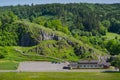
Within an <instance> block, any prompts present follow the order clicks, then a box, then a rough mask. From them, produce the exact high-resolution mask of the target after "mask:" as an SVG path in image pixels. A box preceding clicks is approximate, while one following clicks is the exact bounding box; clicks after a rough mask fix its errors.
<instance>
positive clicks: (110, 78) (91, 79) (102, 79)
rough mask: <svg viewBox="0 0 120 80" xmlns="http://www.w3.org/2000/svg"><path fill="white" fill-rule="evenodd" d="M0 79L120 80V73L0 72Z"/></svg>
mask: <svg viewBox="0 0 120 80" xmlns="http://www.w3.org/2000/svg"><path fill="white" fill-rule="evenodd" d="M0 80H120V73H99V72H92V73H91V72H41V73H32V72H31V73H28V72H24V73H19V72H18V73H11V72H10V73H0Z"/></svg>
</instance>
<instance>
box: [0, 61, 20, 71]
mask: <svg viewBox="0 0 120 80" xmlns="http://www.w3.org/2000/svg"><path fill="white" fill-rule="evenodd" d="M17 66H18V62H15V61H0V70H15V69H17Z"/></svg>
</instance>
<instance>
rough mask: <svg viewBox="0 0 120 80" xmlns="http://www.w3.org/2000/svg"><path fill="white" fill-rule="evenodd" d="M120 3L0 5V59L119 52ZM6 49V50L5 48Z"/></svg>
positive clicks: (73, 58) (70, 57) (82, 56)
mask: <svg viewBox="0 0 120 80" xmlns="http://www.w3.org/2000/svg"><path fill="white" fill-rule="evenodd" d="M119 8H120V4H90V3H69V4H58V3H54V4H41V5H38V4H37V5H34V4H31V5H17V6H3V7H0V59H4V58H6V57H7V56H6V55H9V54H11V53H9V51H6V49H5V48H4V47H13V46H14V47H15V46H16V47H18V46H19V47H21V50H23V52H24V53H27V54H39V55H44V56H53V57H57V58H61V59H66V60H71V61H76V60H79V59H88V58H89V59H97V55H120V9H119ZM4 49H5V50H4Z"/></svg>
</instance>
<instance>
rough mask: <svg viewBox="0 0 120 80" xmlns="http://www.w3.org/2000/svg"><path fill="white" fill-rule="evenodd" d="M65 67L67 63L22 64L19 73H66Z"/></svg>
mask: <svg viewBox="0 0 120 80" xmlns="http://www.w3.org/2000/svg"><path fill="white" fill-rule="evenodd" d="M63 66H67V64H66V63H51V62H34V61H33V62H21V63H20V64H19V67H18V71H23V72H28V71H29V72H40V71H43V72H44V71H64V69H63Z"/></svg>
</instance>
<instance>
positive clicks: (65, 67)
mask: <svg viewBox="0 0 120 80" xmlns="http://www.w3.org/2000/svg"><path fill="white" fill-rule="evenodd" d="M63 69H68V70H70V69H71V67H69V66H63Z"/></svg>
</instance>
